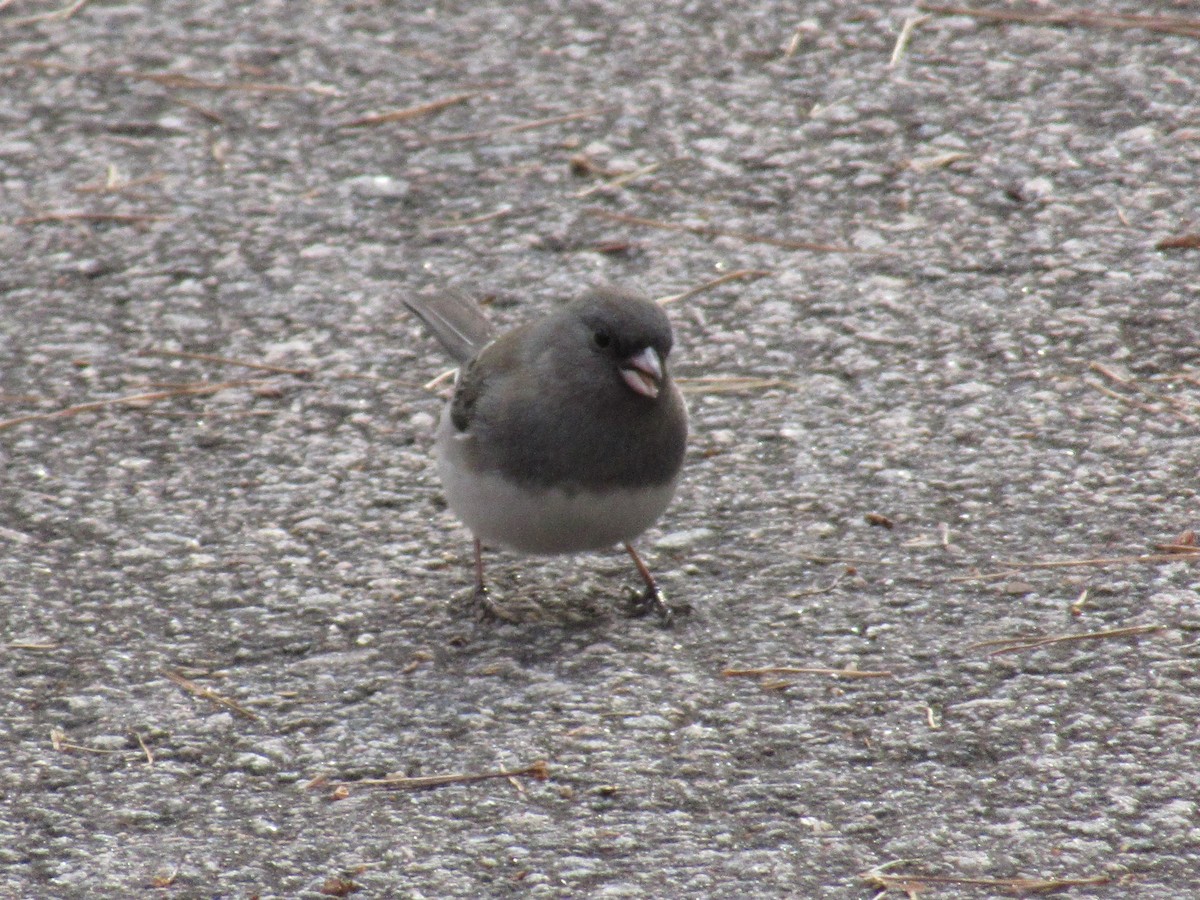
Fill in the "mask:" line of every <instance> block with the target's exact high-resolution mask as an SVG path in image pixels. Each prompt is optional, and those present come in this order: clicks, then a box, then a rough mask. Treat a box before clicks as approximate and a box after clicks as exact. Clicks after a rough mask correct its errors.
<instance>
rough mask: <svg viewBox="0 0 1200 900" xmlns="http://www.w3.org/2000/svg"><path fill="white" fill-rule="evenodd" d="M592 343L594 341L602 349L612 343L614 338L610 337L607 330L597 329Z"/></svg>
mask: <svg viewBox="0 0 1200 900" xmlns="http://www.w3.org/2000/svg"><path fill="white" fill-rule="evenodd" d="M592 343H594V344H595V345H596V346H597V347H599V348H600V349H601V350H603V349H604V348H605V347H607V346H608V345H609V344H611V343H612V338H611V337H609V334H608V332H607V331H597V332H596V333H595V334H593V335H592Z"/></svg>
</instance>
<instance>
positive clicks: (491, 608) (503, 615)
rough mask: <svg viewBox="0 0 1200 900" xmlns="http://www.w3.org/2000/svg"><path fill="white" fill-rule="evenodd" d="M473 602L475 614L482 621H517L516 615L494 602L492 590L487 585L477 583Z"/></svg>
mask: <svg viewBox="0 0 1200 900" xmlns="http://www.w3.org/2000/svg"><path fill="white" fill-rule="evenodd" d="M473 602H474V604H475V614H476V615H477V616H478V617H479V619H480V621H483V622H518V621H520V620H519V619H518V618H517V617H516V616H514V615H513V614H512V613H510V612H509V611H508V610H506V609H505V608H504V607H503V606H501V605H500V604H499V603H497V602H496V600H495V599H494V598H493V597H492V592H491V591H489V590H488V589H487V585H483V584H481V585H479V586H478V587H477V588H475V595H474V597H473Z"/></svg>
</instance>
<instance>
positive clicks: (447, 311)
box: [403, 291, 493, 363]
mask: <svg viewBox="0 0 1200 900" xmlns="http://www.w3.org/2000/svg"><path fill="white" fill-rule="evenodd" d="M403 303H404V305H405V306H407V307H408V308H409V310H410V311H411V312H412V313H413V314H414V315H416V316H417V318H419V319H420V320H421V321H422V322H424V323H425V327H426V328H428V329H429V332H430V334H432V335H433V336H434V337H435V338H437V341H438V343H439V344H441V345H442V348H443V349H444V350H445V351H446V352H447V353H449V354H450V356H451V357H452V358H453V359H454V361H455V362H457V363H465V362H466V361H467V360H469V359H471V358H472V357H474V356H475V355H476V354H477V353H478V352H479V351H480V350H482V349H483V348H484V347H485V346H486V345H487V344H488V342H490V341H491V339H492V335H493V332H492V323H491V322H489V321H488V319H487V316H485V315H484V314H483V311H482V310H481V309H480V308H479V304H478V303H476V302H475V301H474V300H472V299H471V298H470V297H467V296H464V295H463V294H460V293H457V292H455V291H441V292H439V293H437V294H433V295H430V296H425V297H405V298H403Z"/></svg>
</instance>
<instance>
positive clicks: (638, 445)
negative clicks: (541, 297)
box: [404, 287, 687, 624]
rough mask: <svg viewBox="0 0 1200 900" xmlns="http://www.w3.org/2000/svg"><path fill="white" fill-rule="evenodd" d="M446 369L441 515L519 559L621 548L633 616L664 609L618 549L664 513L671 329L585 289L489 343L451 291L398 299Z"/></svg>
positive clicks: (676, 453) (683, 419) (675, 461)
mask: <svg viewBox="0 0 1200 900" xmlns="http://www.w3.org/2000/svg"><path fill="white" fill-rule="evenodd" d="M404 304H405V305H406V306H407V307H408V308H409V309H410V310H412V312H414V313H415V314H416V315H417V316H419V317H420V318H421V320H422V321H424V322H425V324H426V325H427V326H428V328H429V330H430V331H431V332H432V333H433V335H434V337H436V338H437V339H438V341H439V342H440V343H441V344H442V346H443V347H444V348H445V349H446V351H447V352H448V353H449V354H450V355H451V356H452V357H454V359H455V360H456V361H457V362H458V363H459V364H460V369H459V372H458V377H457V379H456V381H455V389H454V396H453V398H452V399H451V401H450V403H449V404H448V405H447V406H446V409H445V410H444V412H443V413H442V418H441V423H440V425H439V426H438V432H437V466H438V473H439V475H440V476H441V479H442V485H443V486H444V488H445V490H446V500H447V502H448V503H449V504H450V508H451V509H452V510H454V512H455V513H456V514H457V515H458V517H459V518H460V519H461V520H462V521H463V523H464V524H465V525H466V526H467V527H468V528H469V529H470V530H471V532H472V534H473V536H474V538H475V592H476V597H477V599H478V602H479V603H480V604H481V605H482V606H483V608H484V610H485V611H487V612H490V613H492V614H501V615H502V613H501V612H500V611H499V610H498V609H497V608H496V606H495V604H494V603H493V601H492V600H491V598H490V597H489V596H488V593H487V588H486V586H485V585H484V581H483V558H482V555H481V551H482V543H484V542H486V543H489V544H499V545H501V546H504V547H508V548H510V549H512V550H517V551H521V552H524V553H577V552H580V551H585V550H601V549H604V548H607V547H611V546H614V545H616V544H623V545H624V547H625V550H626V551H628V553H629V555H630V556H631V557H632V558H633V562H634V565H636V566H637V569H638V572H639V573H640V575H641V576H642V580H643V581H644V582H645V584H646V590H645V592H644V593H643V594H642V595H641V597H640V598H639V599H638V600H637V601H635V606H634V609H635V612H636V613H638V614H644V613H646V612H650V611H652V610H653V611H655V612H657V613H658V615H659V616H660V617H661V618H662V620H663V622H664V624H665V623H667V622H669V621H670V619H671V611H670V608H669V607H668V606H667V604H666V601H665V600H664V598H663V595H662V592H661V591H660V590H659V588H658V585H657V583H656V582H655V580H654V576H653V575H651V574H650V570H649V569H648V568H646V564H645V563H644V562H642V560H641V558H640V557H639V556H638V554H637V551H635V550H634V549H633V544H632V543H631V542H632V541H633V539H634V538H636V537H637V536H638V535H640V534H641V533H642V532H643V531H645V530H646V529H647V528H649V527H650V526H651V525H653V524H654V522H655V521H656V520H657V519H658V517H659V516H660V515H662V513H663V510H665V509H666V508H667V504H668V503H670V501H671V497H672V496H673V495H674V493H675V483H676V480H677V478H678V476H679V469H680V466H681V465H682V464H683V455H684V448H685V445H686V443H687V409H686V407H685V405H684V402H683V397H682V396H681V395H680V393H679V389H678V388H677V387H676V386H675V383H674V382H673V381H672V380H671V375H670V372H669V371H668V369H667V355H668V354H669V353H670V352H671V344H672V336H671V325H670V323H669V322H668V321H667V317H666V314H665V313H664V312H663V311H662V309H661V308H660V307H659V306H658V305H657V304H655V303H653V302H651V301H650V300H648V299H646V298H645V297H643V296H641V295H639V294H636V293H633V292H631V291H627V290H621V289H618V288H614V287H602V288H596V289H594V290H592V291H590V292H588V293H587V294H586V295H584V296H583V297H582V298H580V299H578V300H576V301H574V302H572V303H569V304H567V305H565V306H562V307H560V308H559V309H557V310H555V311H554V312H552V313H550V314H549V315H547V316H546V317H545V318H543V319H540V320H538V321H535V322H531V323H528V324H526V325H522V326H520V327H518V328H514V329H513V330H512V331H508V332H506V333H504V334H502V335H500V336H499V337H496V338H493V337H492V328H491V325H490V323H489V322H488V320H487V318H486V317H485V316H484V315H483V313H482V311H481V310H480V309H479V307H478V306H477V305H476V304H474V303H472V302H471V301H470V300H467V299H466V298H463V297H461V296H459V295H457V294H453V293H442V294H438V295H436V296H433V297H420V298H413V299H406V300H405V301H404Z"/></svg>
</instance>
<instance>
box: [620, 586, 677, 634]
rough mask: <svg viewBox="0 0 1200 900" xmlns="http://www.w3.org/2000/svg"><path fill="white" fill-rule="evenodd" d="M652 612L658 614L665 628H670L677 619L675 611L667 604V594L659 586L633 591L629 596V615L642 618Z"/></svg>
mask: <svg viewBox="0 0 1200 900" xmlns="http://www.w3.org/2000/svg"><path fill="white" fill-rule="evenodd" d="M650 613H655V614H657V615H658V621H659V624H660V625H662V627H663V628H669V627H670V626H671V623H672V622H673V621H675V612H674V611H673V610H672V609H671V607H669V606H668V605H667V598H666V596H665V595H664V594H663V592H662V591H661V590H659V589H658V588H657V587H648V588H646V590H645V591H643V592H642V593H640V594H639V593H637V591H633V592H632V593H631V595H630V597H629V615H630V616H632V617H633V618H635V619H640V618H642V617H643V616H647V615H649V614H650Z"/></svg>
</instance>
